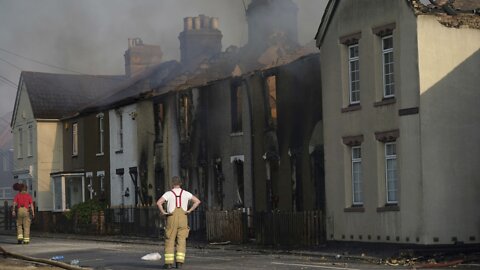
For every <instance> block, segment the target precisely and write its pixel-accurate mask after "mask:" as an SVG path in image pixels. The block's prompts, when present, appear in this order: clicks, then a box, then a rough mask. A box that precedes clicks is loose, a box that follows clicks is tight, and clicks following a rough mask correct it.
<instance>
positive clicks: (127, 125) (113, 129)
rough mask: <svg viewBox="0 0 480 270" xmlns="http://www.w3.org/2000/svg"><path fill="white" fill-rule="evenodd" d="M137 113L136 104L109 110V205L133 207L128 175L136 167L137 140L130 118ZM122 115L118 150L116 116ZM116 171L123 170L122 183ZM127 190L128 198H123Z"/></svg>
mask: <svg viewBox="0 0 480 270" xmlns="http://www.w3.org/2000/svg"><path fill="white" fill-rule="evenodd" d="M136 112H137V104H132V105H128V106H124V107H121V108H118V109H113V110H110V111H109V112H108V113H109V119H110V125H109V127H110V132H109V133H110V142H111V147H110V176H111V180H110V181H111V187H110V194H111V201H110V205H112V206H119V205H122V204H123V205H134V204H135V185H134V183H133V181H132V179H131V177H130V175H129V169H130V168H133V167H137V166H138V150H137V149H138V140H137V123H138V120H133V119H132V116H133V115H135V113H136ZM119 114H121V115H122V122H123V148H120V144H119V137H118V130H119V121H118V115H119ZM117 169H123V183H122V182H121V181H122V178H121V177H120V175H118V174H117ZM127 188H128V190H129V196H128V197H125V196H124V195H125V191H126V189H127Z"/></svg>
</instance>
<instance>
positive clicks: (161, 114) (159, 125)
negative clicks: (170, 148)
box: [155, 103, 165, 143]
mask: <svg viewBox="0 0 480 270" xmlns="http://www.w3.org/2000/svg"><path fill="white" fill-rule="evenodd" d="M155 112H156V113H155V139H156V141H157V142H158V143H161V142H163V126H164V124H165V108H164V106H163V103H158V104H155Z"/></svg>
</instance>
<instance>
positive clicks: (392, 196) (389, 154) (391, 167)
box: [385, 142, 398, 204]
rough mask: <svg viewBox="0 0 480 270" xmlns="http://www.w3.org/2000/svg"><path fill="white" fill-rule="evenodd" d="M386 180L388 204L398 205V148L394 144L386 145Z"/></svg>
mask: <svg viewBox="0 0 480 270" xmlns="http://www.w3.org/2000/svg"><path fill="white" fill-rule="evenodd" d="M385 178H386V187H387V204H397V203H398V179H397V147H396V143H394V142H393V143H386V144H385Z"/></svg>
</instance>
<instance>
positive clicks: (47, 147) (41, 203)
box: [34, 121, 63, 211]
mask: <svg viewBox="0 0 480 270" xmlns="http://www.w3.org/2000/svg"><path fill="white" fill-rule="evenodd" d="M62 130H63V124H62V122H43V121H38V122H37V142H36V145H37V152H38V157H37V160H38V165H37V166H38V167H37V169H36V173H34V177H35V175H36V176H37V181H38V190H37V198H38V199H37V205H38V211H51V210H52V209H53V197H52V182H51V178H50V173H52V172H58V171H61V170H62V169H63V137H62V135H63V134H62V132H63V131H62ZM34 145H35V144H34ZM34 193H35V192H34Z"/></svg>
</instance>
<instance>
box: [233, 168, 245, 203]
mask: <svg viewBox="0 0 480 270" xmlns="http://www.w3.org/2000/svg"><path fill="white" fill-rule="evenodd" d="M233 165H234V170H235V178H236V180H237V194H236V195H237V196H236V197H237V198H236V200H235V207H244V202H245V187H244V177H243V161H242V160H240V159H236V160H235V161H234V162H233Z"/></svg>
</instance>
